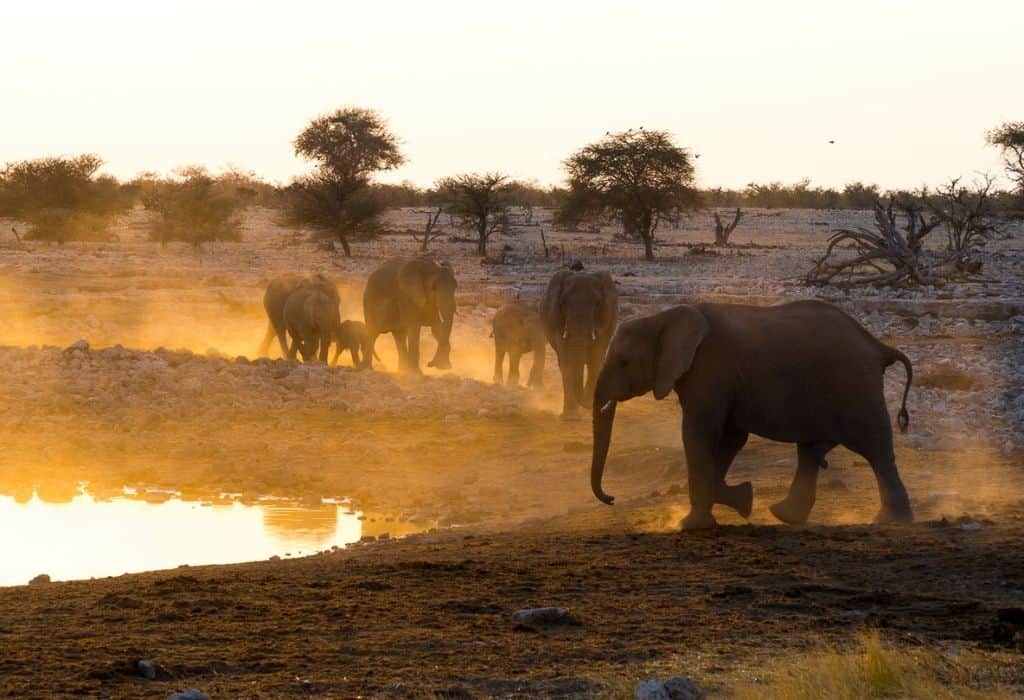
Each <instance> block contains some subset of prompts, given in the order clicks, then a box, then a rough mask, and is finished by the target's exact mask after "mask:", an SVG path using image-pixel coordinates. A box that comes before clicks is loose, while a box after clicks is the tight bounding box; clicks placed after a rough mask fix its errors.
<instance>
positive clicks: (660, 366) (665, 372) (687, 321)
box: [654, 306, 711, 400]
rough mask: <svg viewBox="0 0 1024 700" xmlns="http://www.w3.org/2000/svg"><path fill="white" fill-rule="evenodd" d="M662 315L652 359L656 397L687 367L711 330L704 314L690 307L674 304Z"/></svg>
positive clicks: (666, 394) (666, 393)
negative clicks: (663, 318) (674, 305)
mask: <svg viewBox="0 0 1024 700" xmlns="http://www.w3.org/2000/svg"><path fill="white" fill-rule="evenodd" d="M665 316H666V320H665V322H664V324H663V325H662V327H661V332H660V333H659V334H658V341H657V351H656V353H657V354H656V356H655V360H654V362H655V367H654V398H656V399H659V400H660V399H663V398H665V397H666V396H668V393H669V392H670V391H672V387H674V386H675V385H676V382H677V381H679V378H680V377H682V376H683V375H684V374H686V372H687V371H688V370H689V369H690V365H692V364H693V357H694V355H696V353H697V348H698V347H699V346H700V344H701V342H702V341H703V340H704V338H706V337H707V335H708V333H709V332H710V330H711V327H710V326H709V325H708V321H707V319H706V318H704V314H702V313H701V312H700V311H698V310H697V309H695V308H693V307H692V306H678V307H676V308H674V309H672V310H671V311H669V312H666V314H665Z"/></svg>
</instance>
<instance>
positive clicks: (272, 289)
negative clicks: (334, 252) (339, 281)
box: [259, 273, 341, 357]
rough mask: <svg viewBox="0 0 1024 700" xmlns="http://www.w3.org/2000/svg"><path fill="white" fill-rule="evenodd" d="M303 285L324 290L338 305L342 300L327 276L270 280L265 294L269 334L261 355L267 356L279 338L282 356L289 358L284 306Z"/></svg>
mask: <svg viewBox="0 0 1024 700" xmlns="http://www.w3.org/2000/svg"><path fill="white" fill-rule="evenodd" d="M303 285H313V286H316V287H319V288H320V289H322V290H323V291H324V292H325V293H327V294H329V295H332V296H333V297H334V299H335V302H336V303H340V301H341V298H340V296H339V294H338V288H337V287H336V286H335V284H334V283H333V282H332V281H331V280H330V279H328V278H327V277H326V276H324V275H322V274H320V273H316V274H314V275H311V276H306V275H295V274H284V275H280V276H278V277H275V278H274V279H272V280H270V283H269V284H268V285H267V291H266V292H264V294H263V308H264V309H265V310H266V312H267V320H268V323H267V333H266V335H265V336H264V338H263V342H262V343H261V344H260V350H259V354H260V355H266V354H267V352H268V351H269V350H270V343H271V342H272V341H273V340H274V336H275V335H276V336H277V342H278V343H279V344H280V346H281V356H282V357H288V355H289V353H288V337H287V328H286V326H285V321H284V306H285V303H286V302H287V301H288V297H289V296H290V295H291V294H292V292H294V291H295V290H296V289H298V288H299V287H301V286H303Z"/></svg>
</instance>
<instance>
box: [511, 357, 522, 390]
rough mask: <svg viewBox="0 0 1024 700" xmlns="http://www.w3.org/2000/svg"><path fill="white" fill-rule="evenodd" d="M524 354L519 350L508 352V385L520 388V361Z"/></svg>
mask: <svg viewBox="0 0 1024 700" xmlns="http://www.w3.org/2000/svg"><path fill="white" fill-rule="evenodd" d="M522 357H523V353H521V352H519V351H518V350H509V351H508V385H509V386H519V360H520V359H522Z"/></svg>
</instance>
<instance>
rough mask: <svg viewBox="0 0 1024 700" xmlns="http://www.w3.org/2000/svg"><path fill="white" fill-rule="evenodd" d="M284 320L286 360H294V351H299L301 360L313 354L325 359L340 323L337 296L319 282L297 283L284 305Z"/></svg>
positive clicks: (310, 358) (322, 360) (307, 359)
mask: <svg viewBox="0 0 1024 700" xmlns="http://www.w3.org/2000/svg"><path fill="white" fill-rule="evenodd" d="M284 323H285V328H286V329H287V330H288V334H289V335H290V336H291V337H292V345H291V347H290V348H289V350H288V359H290V360H294V359H295V354H296V352H301V353H302V360H303V361H304V362H309V361H310V360H312V359H313V358H314V357H318V358H319V360H320V361H321V362H327V355H328V352H329V351H330V348H331V343H332V342H333V341H334V340H335V339H336V338H337V337H338V334H339V328H340V326H341V316H340V315H339V312H338V300H337V297H335V296H333V295H332V294H331V293H330V291H329V290H327V289H325V288H324V286H323V285H321V284H316V283H307V284H300V285H299V287H298V288H297V289H296V290H295V291H293V292H292V293H291V294H289V295H288V300H287V301H286V302H285V304H284Z"/></svg>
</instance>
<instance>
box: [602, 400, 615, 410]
mask: <svg viewBox="0 0 1024 700" xmlns="http://www.w3.org/2000/svg"><path fill="white" fill-rule="evenodd" d="M614 406H615V399H612V400H611V401H609V402H608V403H606V404H605V405H604V406H601V413H608V411H610V410H612V408H614Z"/></svg>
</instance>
